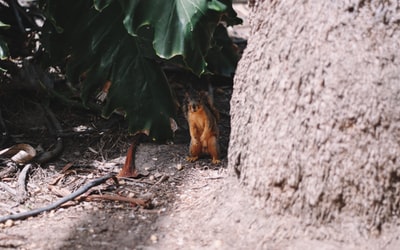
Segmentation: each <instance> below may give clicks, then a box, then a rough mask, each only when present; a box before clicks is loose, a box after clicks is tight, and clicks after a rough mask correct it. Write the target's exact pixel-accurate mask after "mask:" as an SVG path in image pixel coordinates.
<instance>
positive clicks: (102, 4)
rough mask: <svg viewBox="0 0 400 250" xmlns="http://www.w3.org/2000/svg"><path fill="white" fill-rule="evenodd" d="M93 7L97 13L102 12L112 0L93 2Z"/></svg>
mask: <svg viewBox="0 0 400 250" xmlns="http://www.w3.org/2000/svg"><path fill="white" fill-rule="evenodd" d="M93 2H94V7H95V8H96V10H98V11H102V10H103V9H105V8H107V7H108V6H109V5H110V4H111V2H113V0H94V1H93Z"/></svg>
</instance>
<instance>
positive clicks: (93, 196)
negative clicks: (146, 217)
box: [82, 194, 149, 207]
mask: <svg viewBox="0 0 400 250" xmlns="http://www.w3.org/2000/svg"><path fill="white" fill-rule="evenodd" d="M82 199H83V200H87V201H91V200H111V201H122V202H129V203H132V204H135V205H139V206H141V207H148V206H149V201H148V200H143V199H136V198H130V197H125V196H120V195H107V194H101V195H99V194H91V195H88V196H85V197H82Z"/></svg>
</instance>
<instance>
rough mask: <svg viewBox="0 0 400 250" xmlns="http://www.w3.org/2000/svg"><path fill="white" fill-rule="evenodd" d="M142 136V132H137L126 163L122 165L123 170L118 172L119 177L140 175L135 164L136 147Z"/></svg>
mask: <svg viewBox="0 0 400 250" xmlns="http://www.w3.org/2000/svg"><path fill="white" fill-rule="evenodd" d="M141 137H142V134H136V135H134V136H133V141H132V144H131V146H130V147H129V149H128V153H127V154H126V160H125V164H124V166H123V167H122V169H121V171H120V172H119V173H118V175H117V177H125V178H135V177H137V176H138V172H137V170H136V166H135V153H136V148H137V146H138V145H139V143H140V138H141Z"/></svg>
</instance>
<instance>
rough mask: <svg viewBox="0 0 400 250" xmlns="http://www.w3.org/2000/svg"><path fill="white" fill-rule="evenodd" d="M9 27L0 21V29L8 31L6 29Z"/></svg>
mask: <svg viewBox="0 0 400 250" xmlns="http://www.w3.org/2000/svg"><path fill="white" fill-rule="evenodd" d="M10 27H11V26H10V25H9V24H6V23H3V22H2V21H0V28H2V29H8V28H10Z"/></svg>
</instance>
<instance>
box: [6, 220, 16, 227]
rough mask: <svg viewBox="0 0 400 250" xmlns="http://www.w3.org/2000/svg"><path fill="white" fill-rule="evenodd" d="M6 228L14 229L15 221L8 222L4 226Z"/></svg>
mask: <svg viewBox="0 0 400 250" xmlns="http://www.w3.org/2000/svg"><path fill="white" fill-rule="evenodd" d="M4 225H5V226H6V227H12V226H13V225H14V221H13V220H7V221H6V223H5V224H4Z"/></svg>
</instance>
